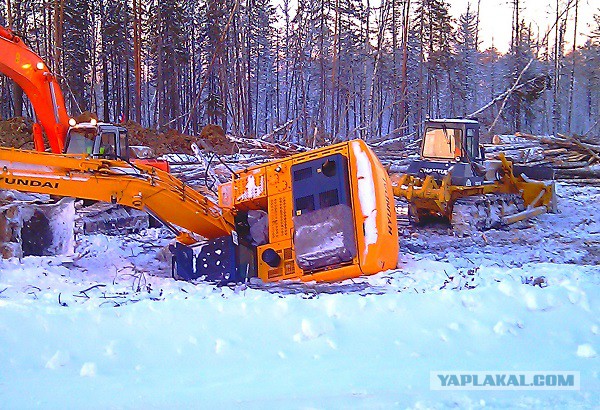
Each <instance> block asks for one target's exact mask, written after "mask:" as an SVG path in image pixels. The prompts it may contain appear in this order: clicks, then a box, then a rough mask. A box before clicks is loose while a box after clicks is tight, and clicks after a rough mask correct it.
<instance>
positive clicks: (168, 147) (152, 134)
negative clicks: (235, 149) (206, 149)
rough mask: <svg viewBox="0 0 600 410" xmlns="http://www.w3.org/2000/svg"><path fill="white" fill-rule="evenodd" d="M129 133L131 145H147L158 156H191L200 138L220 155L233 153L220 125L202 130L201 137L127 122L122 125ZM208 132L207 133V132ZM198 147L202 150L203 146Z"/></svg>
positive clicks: (209, 126)
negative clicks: (178, 154)
mask: <svg viewBox="0 0 600 410" xmlns="http://www.w3.org/2000/svg"><path fill="white" fill-rule="evenodd" d="M121 125H123V126H124V127H125V128H127V131H128V132H129V144H130V145H146V146H149V147H150V148H152V149H153V150H154V153H155V154H156V155H162V154H167V153H187V154H191V153H192V149H191V145H192V143H198V140H199V139H200V138H204V139H206V140H208V141H209V142H210V145H211V146H212V147H214V150H215V151H216V152H217V153H218V154H229V153H231V143H229V141H228V140H227V138H226V137H225V133H224V132H223V129H222V128H221V127H219V126H218V125H212V124H211V125H208V126H206V127H205V129H203V130H202V134H200V137H197V136H192V135H187V134H183V133H181V132H179V131H177V130H173V129H169V130H167V131H165V132H160V131H157V130H155V129H152V128H144V127H142V126H141V125H140V124H138V123H137V122H135V121H131V120H130V121H127V122H126V123H125V124H121ZM205 130H206V132H205ZM198 146H199V147H200V148H201V149H202V146H201V144H198Z"/></svg>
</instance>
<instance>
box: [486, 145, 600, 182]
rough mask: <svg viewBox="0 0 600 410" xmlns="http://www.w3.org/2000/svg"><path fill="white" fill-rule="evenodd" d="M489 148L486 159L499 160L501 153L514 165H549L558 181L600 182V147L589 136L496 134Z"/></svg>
mask: <svg viewBox="0 0 600 410" xmlns="http://www.w3.org/2000/svg"><path fill="white" fill-rule="evenodd" d="M492 141H493V144H491V145H486V146H485V150H486V157H487V158H497V156H498V154H499V153H500V152H504V153H505V155H506V156H507V157H509V158H510V159H512V160H513V161H514V162H515V163H519V164H528V165H537V164H549V165H551V166H552V167H553V168H554V169H555V172H556V177H557V178H559V179H569V180H574V181H577V182H583V183H595V184H597V183H599V182H600V144H599V143H598V141H597V140H594V139H593V138H590V137H581V136H568V135H563V134H557V135H556V136H538V135H531V134H526V133H516V134H515V135H514V136H513V135H495V136H494V138H493V140H492Z"/></svg>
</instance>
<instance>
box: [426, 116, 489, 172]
mask: <svg viewBox="0 0 600 410" xmlns="http://www.w3.org/2000/svg"><path fill="white" fill-rule="evenodd" d="M421 158H423V159H426V160H432V161H456V162H471V161H481V160H482V159H483V158H482V155H481V152H480V149H479V123H478V122H477V121H474V120H464V119H442V120H430V121H426V122H425V133H424V135H423V142H422V144H421Z"/></svg>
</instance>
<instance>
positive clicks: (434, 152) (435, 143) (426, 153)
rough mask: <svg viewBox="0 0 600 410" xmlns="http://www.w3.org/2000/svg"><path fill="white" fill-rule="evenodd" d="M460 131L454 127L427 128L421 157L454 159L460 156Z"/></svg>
mask: <svg viewBox="0 0 600 410" xmlns="http://www.w3.org/2000/svg"><path fill="white" fill-rule="evenodd" d="M461 134H462V131H461V130H459V129H455V128H427V130H426V132H425V142H424V143H423V157H426V158H440V159H454V158H456V157H458V156H460V139H461V136H462V135H461Z"/></svg>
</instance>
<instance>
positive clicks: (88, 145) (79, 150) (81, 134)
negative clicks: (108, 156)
mask: <svg viewBox="0 0 600 410" xmlns="http://www.w3.org/2000/svg"><path fill="white" fill-rule="evenodd" d="M95 137H96V130H90V131H86V130H74V129H72V130H71V131H70V132H69V144H68V145H67V150H66V153H67V154H88V155H92V154H93V152H92V151H93V149H94V139H95Z"/></svg>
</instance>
